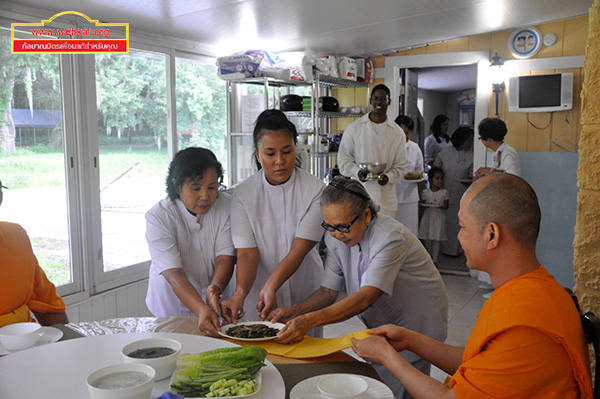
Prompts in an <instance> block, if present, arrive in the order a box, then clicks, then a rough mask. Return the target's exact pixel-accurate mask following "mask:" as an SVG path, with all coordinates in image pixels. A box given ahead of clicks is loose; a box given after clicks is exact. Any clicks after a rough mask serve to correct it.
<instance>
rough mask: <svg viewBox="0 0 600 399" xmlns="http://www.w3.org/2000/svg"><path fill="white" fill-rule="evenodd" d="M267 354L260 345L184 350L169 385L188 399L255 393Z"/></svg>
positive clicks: (173, 390) (228, 396) (260, 381)
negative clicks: (189, 352)
mask: <svg viewBox="0 0 600 399" xmlns="http://www.w3.org/2000/svg"><path fill="white" fill-rule="evenodd" d="M266 356H267V351H266V350H264V349H262V348H260V347H258V346H245V347H238V348H222V349H215V350H212V351H208V352H202V353H196V354H185V355H182V356H180V357H179V358H178V359H177V368H176V370H175V372H174V373H173V375H172V376H171V381H170V384H169V386H170V389H171V391H172V392H175V393H177V394H178V395H181V396H183V397H184V398H186V399H200V398H232V397H236V398H243V397H248V396H252V395H254V394H256V393H257V392H258V391H259V390H260V388H261V385H262V376H261V371H260V369H261V368H262V367H263V366H264V365H265V364H264V360H265V358H266Z"/></svg>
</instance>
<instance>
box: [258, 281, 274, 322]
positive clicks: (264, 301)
mask: <svg viewBox="0 0 600 399" xmlns="http://www.w3.org/2000/svg"><path fill="white" fill-rule="evenodd" d="M276 308H277V298H276V297H275V291H273V290H269V289H267V288H265V287H263V289H262V290H261V291H260V293H259V294H258V304H257V305H256V309H257V310H258V315H259V316H260V319H261V320H266V318H267V316H268V315H269V313H271V311H272V310H273V309H276Z"/></svg>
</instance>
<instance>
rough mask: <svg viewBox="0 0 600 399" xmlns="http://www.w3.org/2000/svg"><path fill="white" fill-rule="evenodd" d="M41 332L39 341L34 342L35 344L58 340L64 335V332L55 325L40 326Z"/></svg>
mask: <svg viewBox="0 0 600 399" xmlns="http://www.w3.org/2000/svg"><path fill="white" fill-rule="evenodd" d="M39 334H40V337H39V338H38V340H37V342H36V343H35V344H33V346H40V345H46V344H51V343H53V342H56V341H58V340H59V339H61V338H62V336H63V332H62V331H61V330H59V329H58V328H54V327H42V328H40V332H39Z"/></svg>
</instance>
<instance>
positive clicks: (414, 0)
mask: <svg viewBox="0 0 600 399" xmlns="http://www.w3.org/2000/svg"><path fill="white" fill-rule="evenodd" d="M40 3H43V5H40ZM591 5H592V1H591V0H568V1H567V0H370V1H365V0H295V1H290V0H125V1H124V0H52V1H45V2H40V0H14V1H11V2H6V1H1V0H0V11H4V12H6V11H16V12H24V10H25V12H30V11H31V12H32V13H34V14H35V15H39V13H42V14H43V15H47V17H48V18H49V17H51V16H52V15H54V14H55V13H58V12H62V11H79V12H81V13H84V14H86V15H87V16H89V17H90V18H92V19H98V20H100V21H103V22H128V23H129V24H130V28H131V30H132V32H134V31H135V30H139V31H146V32H152V33H154V34H159V35H163V36H169V37H175V38H179V39H185V40H187V41H191V42H194V43H197V44H198V45H199V46H201V48H203V49H204V51H205V52H206V53H207V55H212V56H220V55H228V54H231V53H233V52H235V51H241V50H248V49H266V50H270V51H273V52H280V51H292V50H302V51H308V52H309V53H311V54H313V55H317V56H318V55H346V56H374V55H381V54H388V53H392V52H396V51H398V50H406V49H409V48H414V47H420V46H423V45H427V44H433V43H438V42H441V41H445V40H450V39H455V38H460V37H465V36H471V35H477V34H482V33H488V32H493V31H499V30H505V29H512V28H516V27H521V26H530V25H537V24H541V23H544V22H549V21H554V20H560V19H565V18H570V17H575V16H580V15H585V14H587V13H588V9H589V8H590V6H591ZM30 7H31V8H33V10H31V9H29V8H30ZM4 12H3V13H4Z"/></svg>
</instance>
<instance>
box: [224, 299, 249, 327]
mask: <svg viewBox="0 0 600 399" xmlns="http://www.w3.org/2000/svg"><path fill="white" fill-rule="evenodd" d="M244 299H245V298H242V295H239V294H235V295H233V296H232V297H231V298H227V299H225V300H223V301H222V302H221V314H222V315H223V317H224V318H225V320H227V322H228V323H233V324H237V321H238V319H240V318H242V317H244V315H245V314H246V312H244V309H243V307H244Z"/></svg>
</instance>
